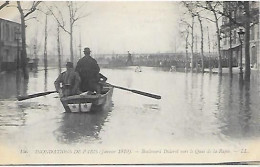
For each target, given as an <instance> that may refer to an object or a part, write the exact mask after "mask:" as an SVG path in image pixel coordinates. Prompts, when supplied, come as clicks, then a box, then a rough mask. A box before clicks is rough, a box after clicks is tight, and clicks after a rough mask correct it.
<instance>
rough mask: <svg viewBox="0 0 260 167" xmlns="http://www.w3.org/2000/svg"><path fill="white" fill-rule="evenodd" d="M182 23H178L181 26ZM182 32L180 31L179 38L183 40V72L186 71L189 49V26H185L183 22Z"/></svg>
mask: <svg viewBox="0 0 260 167" xmlns="http://www.w3.org/2000/svg"><path fill="white" fill-rule="evenodd" d="M182 24H183V23H180V25H182ZM184 26H185V27H184V30H183V31H181V32H180V33H181V36H182V37H184V38H185V52H186V54H185V72H187V71H188V47H189V34H190V32H189V28H190V27H189V25H187V24H186V23H185V22H184Z"/></svg>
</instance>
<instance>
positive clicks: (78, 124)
mask: <svg viewBox="0 0 260 167" xmlns="http://www.w3.org/2000/svg"><path fill="white" fill-rule="evenodd" d="M111 107H112V102H110V104H109V107H105V108H104V109H100V110H97V111H95V112H90V113H63V116H62V118H61V122H60V127H59V128H58V129H57V130H55V132H54V135H55V136H56V139H57V141H58V142H61V143H66V144H72V143H88V142H90V141H93V140H99V133H100V131H101V129H102V126H103V125H104V124H105V122H106V120H107V117H108V116H109V115H110V114H109V113H110V112H111V110H112V109H111Z"/></svg>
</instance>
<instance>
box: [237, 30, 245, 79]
mask: <svg viewBox="0 0 260 167" xmlns="http://www.w3.org/2000/svg"><path fill="white" fill-rule="evenodd" d="M237 33H238V36H239V41H240V44H241V46H240V63H239V70H240V71H239V74H243V66H242V56H243V54H242V48H243V47H242V46H243V39H244V35H245V32H244V31H243V29H242V28H240V29H239V31H238V32H237Z"/></svg>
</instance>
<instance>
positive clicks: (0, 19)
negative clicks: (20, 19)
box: [0, 18, 21, 25]
mask: <svg viewBox="0 0 260 167" xmlns="http://www.w3.org/2000/svg"><path fill="white" fill-rule="evenodd" d="M2 20H4V21H7V22H10V23H14V24H19V25H21V24H20V23H17V22H14V21H11V20H7V19H3V18H0V21H2Z"/></svg>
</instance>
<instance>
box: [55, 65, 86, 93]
mask: <svg viewBox="0 0 260 167" xmlns="http://www.w3.org/2000/svg"><path fill="white" fill-rule="evenodd" d="M66 69H67V70H66V71H65V72H63V73H61V74H60V75H59V76H58V78H57V79H56V81H55V82H54V85H55V89H56V91H57V92H58V93H59V95H60V97H67V96H72V95H76V94H80V90H79V85H80V80H81V79H80V76H79V74H78V73H77V72H75V71H74V69H73V63H72V62H67V64H66Z"/></svg>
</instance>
